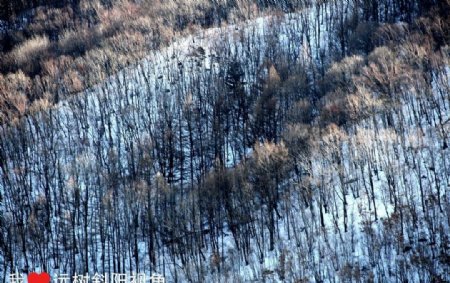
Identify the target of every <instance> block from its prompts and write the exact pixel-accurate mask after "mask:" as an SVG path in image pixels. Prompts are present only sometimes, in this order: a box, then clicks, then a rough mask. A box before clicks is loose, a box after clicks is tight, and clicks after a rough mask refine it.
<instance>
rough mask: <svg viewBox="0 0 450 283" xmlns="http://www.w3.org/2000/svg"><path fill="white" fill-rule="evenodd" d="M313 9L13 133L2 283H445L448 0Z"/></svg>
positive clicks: (195, 39) (6, 136)
mask: <svg viewBox="0 0 450 283" xmlns="http://www.w3.org/2000/svg"><path fill="white" fill-rule="evenodd" d="M368 3H370V5H369V4H368ZM278 4H279V3H278ZM310 4H311V5H310V6H309V7H305V8H304V9H302V10H301V11H298V12H294V13H286V14H285V13H281V12H278V13H272V14H270V15H266V16H265V17H261V18H258V19H255V20H251V21H247V22H242V23H237V24H235V25H230V26H225V27H222V28H215V29H207V30H204V31H201V32H199V33H197V34H196V35H192V36H187V37H184V38H178V39H177V40H175V41H174V42H173V43H172V44H170V45H169V46H168V47H166V48H162V49H161V50H159V51H152V52H148V53H146V56H145V58H144V59H143V60H139V61H138V62H137V63H135V64H133V65H130V66H128V67H127V68H125V69H122V70H121V71H118V72H115V73H114V74H113V75H110V76H107V77H106V78H105V79H104V80H102V82H101V83H98V84H94V85H92V87H90V88H88V89H87V90H85V91H83V92H81V93H78V94H77V95H75V96H72V97H71V98H67V99H62V100H61V101H60V102H59V103H57V104H55V105H52V104H53V103H51V102H50V101H48V100H46V99H40V100H36V103H35V105H34V106H33V112H32V113H28V114H27V115H26V116H24V117H22V118H20V119H16V120H15V121H14V122H13V123H12V122H11V123H6V124H2V126H1V128H0V224H1V235H0V251H1V253H0V266H1V268H0V271H1V272H0V275H1V276H2V279H3V280H7V275H8V274H9V272H11V271H15V270H19V271H20V272H25V273H26V272H29V271H33V270H37V269H41V270H47V271H49V272H50V273H51V274H60V273H68V274H74V273H89V274H93V273H96V272H99V273H110V272H128V273H131V272H145V273H151V272H158V273H162V274H164V275H165V277H166V279H167V280H168V281H169V282H210V281H212V282H244V281H252V280H253V281H264V280H266V281H268V282H273V281H275V282H277V281H281V282H330V281H333V282H335V281H349V282H353V281H354V282H396V281H399V282H445V281H449V280H450V266H449V261H450V238H449V235H450V232H449V231H450V199H449V198H450V195H449V193H450V192H449V189H450V149H449V148H448V147H449V142H450V139H449V130H450V97H449V93H450V90H449V71H450V70H449V47H448V39H449V37H448V36H449V35H448V30H449V26H448V25H449V20H448V15H447V14H446V12H445V11H447V10H448V8H449V3H448V1H439V2H432V1H361V2H360V1H353V2H347V1H329V2H328V1H322V2H317V3H310Z"/></svg>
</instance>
